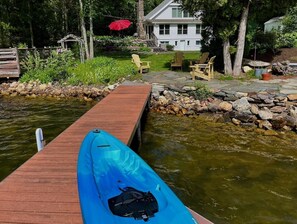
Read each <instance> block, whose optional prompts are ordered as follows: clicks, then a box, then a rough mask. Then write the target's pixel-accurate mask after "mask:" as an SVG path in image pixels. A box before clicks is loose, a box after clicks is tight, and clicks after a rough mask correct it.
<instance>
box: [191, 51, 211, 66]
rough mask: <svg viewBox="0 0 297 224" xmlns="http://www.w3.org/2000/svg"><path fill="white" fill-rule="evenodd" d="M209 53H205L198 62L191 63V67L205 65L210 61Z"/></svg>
mask: <svg viewBox="0 0 297 224" xmlns="http://www.w3.org/2000/svg"><path fill="white" fill-rule="evenodd" d="M208 56H209V52H203V53H202V55H201V57H200V58H199V60H198V61H190V65H194V64H205V63H206V62H207V61H208V59H209V58H208Z"/></svg>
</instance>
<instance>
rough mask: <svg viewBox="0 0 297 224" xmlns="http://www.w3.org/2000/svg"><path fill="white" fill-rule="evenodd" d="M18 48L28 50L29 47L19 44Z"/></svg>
mask: <svg viewBox="0 0 297 224" xmlns="http://www.w3.org/2000/svg"><path fill="white" fill-rule="evenodd" d="M18 48H19V49H26V48H28V45H27V44H26V43H18Z"/></svg>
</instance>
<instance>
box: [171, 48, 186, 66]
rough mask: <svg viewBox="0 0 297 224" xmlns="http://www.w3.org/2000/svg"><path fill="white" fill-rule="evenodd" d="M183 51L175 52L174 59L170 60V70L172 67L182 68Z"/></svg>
mask: <svg viewBox="0 0 297 224" xmlns="http://www.w3.org/2000/svg"><path fill="white" fill-rule="evenodd" d="M183 59H184V53H183V52H181V51H177V52H175V55H174V59H173V60H172V61H171V70H173V68H180V69H181V70H182V68H183Z"/></svg>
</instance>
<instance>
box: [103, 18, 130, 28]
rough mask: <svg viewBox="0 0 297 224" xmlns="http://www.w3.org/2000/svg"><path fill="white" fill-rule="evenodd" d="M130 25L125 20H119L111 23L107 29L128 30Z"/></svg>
mask: <svg viewBox="0 0 297 224" xmlns="http://www.w3.org/2000/svg"><path fill="white" fill-rule="evenodd" d="M130 25H131V22H130V21H129V20H127V19H121V20H116V21H114V22H112V23H111V24H109V26H108V27H109V29H111V30H124V29H127V28H129V26H130Z"/></svg>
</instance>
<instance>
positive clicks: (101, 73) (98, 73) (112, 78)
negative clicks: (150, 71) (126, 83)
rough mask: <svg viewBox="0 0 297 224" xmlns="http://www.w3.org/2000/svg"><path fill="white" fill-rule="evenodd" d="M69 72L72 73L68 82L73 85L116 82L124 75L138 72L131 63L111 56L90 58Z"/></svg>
mask: <svg viewBox="0 0 297 224" xmlns="http://www.w3.org/2000/svg"><path fill="white" fill-rule="evenodd" d="M68 72H69V73H70V74H71V75H70V77H69V78H68V83H70V84H72V85H78V84H86V85H90V84H107V83H114V82H116V81H118V80H119V79H120V78H122V77H124V76H127V75H131V74H135V73H136V71H135V69H134V66H133V65H132V64H131V63H126V62H125V61H123V62H120V61H116V60H115V59H112V58H109V57H97V58H94V59H92V60H88V61H86V62H85V63H82V64H79V65H78V66H77V67H74V68H70V69H69V70H68Z"/></svg>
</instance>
